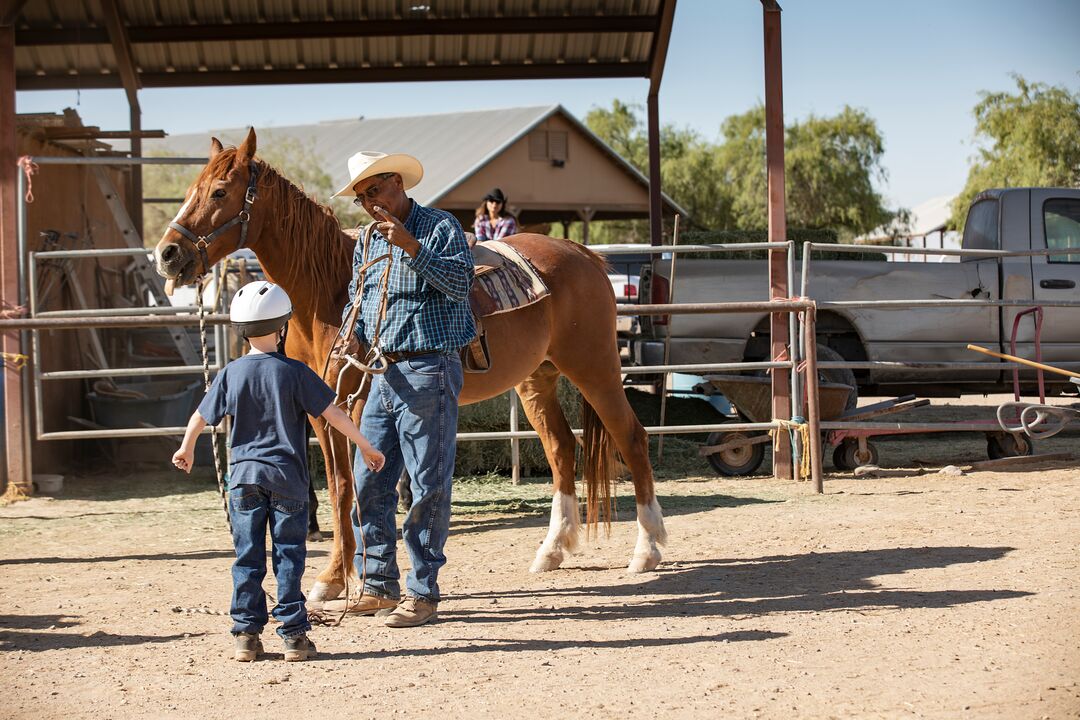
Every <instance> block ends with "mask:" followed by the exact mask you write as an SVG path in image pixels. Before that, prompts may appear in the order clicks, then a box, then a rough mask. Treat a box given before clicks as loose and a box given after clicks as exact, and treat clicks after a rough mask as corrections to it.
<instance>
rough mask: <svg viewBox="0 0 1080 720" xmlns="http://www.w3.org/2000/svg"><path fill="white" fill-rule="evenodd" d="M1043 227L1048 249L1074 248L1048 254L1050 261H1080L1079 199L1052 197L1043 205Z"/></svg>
mask: <svg viewBox="0 0 1080 720" xmlns="http://www.w3.org/2000/svg"><path fill="white" fill-rule="evenodd" d="M1043 229H1044V231H1045V232H1046V248H1047V249H1048V250H1057V249H1058V248H1061V249H1063V250H1075V251H1076V252H1071V253H1066V254H1063V255H1050V256H1049V258H1048V261H1049V262H1052V263H1080V200H1077V199H1072V198H1054V199H1053V200H1047V201H1046V203H1045V204H1044V205H1043Z"/></svg>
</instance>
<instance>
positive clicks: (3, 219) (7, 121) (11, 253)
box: [0, 8, 33, 494]
mask: <svg viewBox="0 0 1080 720" xmlns="http://www.w3.org/2000/svg"><path fill="white" fill-rule="evenodd" d="M8 9H10V8H4V10H8ZM14 121H15V32H14V30H13V29H12V27H11V26H10V25H4V26H0V298H3V299H4V300H5V301H6V302H8V303H10V304H12V305H18V304H19V300H20V296H19V260H20V258H19V239H18V226H17V223H16V219H15V215H16V207H17V203H18V195H17V187H18V185H17V183H18V173H19V167H18V165H17V164H16V160H17V157H16V156H17V154H18V150H17V148H16V145H15V122H14ZM0 349H2V350H3V352H5V353H11V354H13V355H17V354H20V353H22V352H23V351H24V348H23V347H22V344H21V342H20V337H19V333H18V332H13V331H9V332H5V333H3V334H0ZM2 367H3V370H2V372H3V383H4V420H5V422H4V429H3V433H4V450H5V454H6V470H7V481H8V482H9V483H11V484H12V485H14V486H15V487H17V488H19V489H21V490H22V491H23V492H24V493H26V494H30V492H31V491H32V487H33V486H32V485H31V478H30V458H29V457H28V449H27V446H26V439H25V431H26V425H25V423H24V422H23V383H22V370H19V369H15V367H14V366H13V364H12V363H7V362H4V363H3V365H2Z"/></svg>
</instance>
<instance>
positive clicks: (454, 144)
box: [144, 105, 686, 227]
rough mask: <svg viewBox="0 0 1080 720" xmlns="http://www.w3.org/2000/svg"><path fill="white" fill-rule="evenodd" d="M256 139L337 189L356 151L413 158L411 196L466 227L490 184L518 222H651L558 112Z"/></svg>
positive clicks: (231, 135)
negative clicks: (415, 178) (284, 140)
mask: <svg viewBox="0 0 1080 720" xmlns="http://www.w3.org/2000/svg"><path fill="white" fill-rule="evenodd" d="M263 131H269V132H265V133H263ZM246 132H247V128H227V129H214V130H211V131H208V132H207V133H195V134H186V135H174V136H171V137H169V138H166V139H164V140H149V141H146V142H144V149H145V150H146V151H147V152H148V153H151V154H152V153H154V152H155V151H159V150H167V151H169V152H171V153H176V154H180V155H188V156H199V155H202V154H204V153H205V152H206V149H207V147H208V146H209V138H210V135H211V134H212V135H213V136H215V137H217V138H219V139H220V140H222V141H223V142H225V143H232V144H238V143H239V142H240V141H241V140H242V139H243V137H244V134H245V133H246ZM256 132H260V133H261V142H260V146H261V147H265V146H266V144H267V142H268V141H269V142H271V143H272V142H273V139H274V138H281V137H288V138H292V139H295V140H297V141H299V142H301V143H302V144H303V147H305V148H306V149H307V148H310V149H311V150H312V151H313V152H314V153H315V154H316V156H317V157H318V161H319V162H320V163H321V164H322V165H323V167H324V169H325V170H326V171H327V173H329V175H330V176H331V178H332V180H333V185H334V186H335V187H339V186H341V185H343V184H344V183H346V182H348V180H349V176H348V172H347V168H346V159H347V158H348V157H349V156H350V155H352V154H353V153H355V152H357V151H359V150H378V151H381V152H404V153H409V154H410V155H414V156H415V157H417V158H418V159H419V160H420V162H421V163H422V164H423V166H424V178H423V180H421V182H420V184H419V185H417V186H416V187H415V188H413V189H412V190H410V191H409V194H410V195H411V196H412V197H413V198H415V199H416V200H417V201H418V202H420V203H422V204H424V205H428V206H431V207H438V208H442V209H444V210H449V211H451V212H453V213H454V214H455V215H457V216H458V219H460V220H461V221H462V224H464V225H465V226H466V227H469V226H470V225H471V223H472V218H473V213H474V211H475V209H476V208H477V207H478V206H479V205H480V203H481V199H482V198H483V197H484V195H485V194H486V193H487V192H488V191H489V190H491V188H492V187H496V186H498V187H500V188H502V190H503V192H505V193H506V195H507V196H508V197H509V199H510V201H509V207H510V210H511V211H512V212H513V213H514V214H516V215H517V216H518V220H519V222H521V223H522V224H525V225H535V224H539V223H570V222H578V221H580V222H584V223H585V224H586V227H587V225H588V223H589V222H590V221H593V220H612V219H623V218H647V217H648V216H649V183H648V180H647V179H646V178H645V176H644V175H642V174H641V172H640V171H638V170H637V169H636V168H634V167H633V166H632V165H630V163H628V162H627V161H626V160H624V159H623V158H622V157H621V156H619V154H618V153H616V152H615V151H614V150H613V149H612V148H611V147H610V146H608V145H607V144H606V143H605V142H604V141H603V140H601V139H600V138H599V137H597V136H596V135H595V134H594V133H593V132H592V131H591V130H589V128H588V127H586V126H585V125H584V124H583V123H582V122H580V121H579V120H578V119H577V118H575V117H574V116H573V115H572V114H570V113H569V112H567V110H566V109H565V108H563V107H562V106H560V105H549V106H541V107H517V108H505V109H500V110H476V111H471V112H458V113H442V114H434V115H416V116H407V117H388V118H351V119H345V120H331V121H326V122H321V123H318V124H316V125H293V126H283V127H275V128H256ZM663 198H664V209H665V214H667V215H669V216H671V215H674V214H675V213H679V214H681V215H683V216H684V217H685V216H686V212H685V211H684V210H683V209H682V208H680V207H679V206H678V205H677V204H676V203H675V202H674V201H673V200H672V199H671V198H669V197H667V196H666V195H664V196H663ZM319 199H320V200H321V201H325V200H326V198H319Z"/></svg>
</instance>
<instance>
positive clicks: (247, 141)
mask: <svg viewBox="0 0 1080 720" xmlns="http://www.w3.org/2000/svg"><path fill="white" fill-rule="evenodd" d="M253 157H255V128H251V129H250V130H248V134H247V137H246V138H244V142H242V143H240V147H238V148H237V149H236V162H237V163H238V164H239V163H246V162H247V161H248V160H251V158H253Z"/></svg>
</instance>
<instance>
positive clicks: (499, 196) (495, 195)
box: [484, 188, 506, 205]
mask: <svg viewBox="0 0 1080 720" xmlns="http://www.w3.org/2000/svg"><path fill="white" fill-rule="evenodd" d="M488 200H494V201H495V202H501V203H502V204H503V205H505V204H506V196H505V195H503V191H502V190H501V189H499V188H495V189H493V190H492V191H491V192H489V193H488V194H487V195H485V196H484V202H487V201H488Z"/></svg>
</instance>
